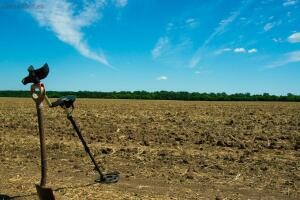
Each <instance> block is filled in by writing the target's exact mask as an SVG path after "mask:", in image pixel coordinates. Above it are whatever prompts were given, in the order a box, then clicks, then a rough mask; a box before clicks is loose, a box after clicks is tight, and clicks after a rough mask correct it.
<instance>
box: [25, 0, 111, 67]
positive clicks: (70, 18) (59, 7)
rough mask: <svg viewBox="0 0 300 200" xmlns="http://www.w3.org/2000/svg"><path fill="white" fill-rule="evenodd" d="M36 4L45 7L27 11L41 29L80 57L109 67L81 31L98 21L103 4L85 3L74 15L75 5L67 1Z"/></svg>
mask: <svg viewBox="0 0 300 200" xmlns="http://www.w3.org/2000/svg"><path fill="white" fill-rule="evenodd" d="M35 3H36V4H44V5H47V6H45V7H44V9H35V10H29V12H30V13H31V15H32V16H33V17H34V18H35V19H36V20H37V21H38V23H39V25H40V26H42V27H47V28H49V29H50V30H51V31H53V32H54V33H55V35H56V37H57V38H58V39H60V40H61V41H63V42H65V43H67V44H69V45H71V46H72V47H74V48H75V49H76V50H77V51H78V52H79V53H80V54H81V55H83V56H85V57H87V58H90V59H93V60H95V61H98V62H100V63H102V64H104V65H107V66H108V65H109V63H108V61H107V59H106V57H105V55H104V54H102V53H96V52H94V51H93V50H91V48H90V47H89V46H88V44H87V42H86V40H85V36H84V33H83V31H82V29H83V28H84V27H87V26H89V25H91V24H92V23H94V22H95V21H97V20H99V18H100V17H101V15H100V14H99V12H98V10H99V9H100V8H102V7H103V6H104V5H105V2H104V1H102V0H98V1H95V2H86V3H85V5H84V6H83V8H82V10H80V11H79V12H77V13H78V14H76V15H75V5H74V4H72V3H70V2H68V1H67V0H46V1H42V0H35Z"/></svg>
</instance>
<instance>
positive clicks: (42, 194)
mask: <svg viewBox="0 0 300 200" xmlns="http://www.w3.org/2000/svg"><path fill="white" fill-rule="evenodd" d="M28 72H29V75H28V76H27V77H25V78H24V79H23V80H22V83H23V84H24V85H26V84H28V83H32V85H31V90H30V91H31V96H32V99H33V100H34V102H35V104H36V110H37V117H38V124H39V137H40V151H41V181H40V184H39V185H38V184H36V190H37V193H38V196H39V199H40V200H55V197H54V194H53V190H52V189H51V188H47V187H46V179H47V157H46V145H45V132H44V113H43V101H44V99H45V97H46V90H45V86H44V84H43V83H41V82H40V81H41V80H42V79H44V78H46V77H47V75H48V73H49V67H48V65H47V63H46V64H44V65H43V66H42V67H41V68H40V69H37V70H34V68H33V66H30V67H29V68H28Z"/></svg>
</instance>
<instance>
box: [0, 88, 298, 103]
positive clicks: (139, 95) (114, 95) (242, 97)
mask: <svg viewBox="0 0 300 200" xmlns="http://www.w3.org/2000/svg"><path fill="white" fill-rule="evenodd" d="M66 95H75V96H77V97H78V98H99V99H149V100H150V99H152V100H185V101H292V102H300V95H295V94H291V93H288V94H287V95H280V96H278V95H271V94H269V93H263V94H250V93H236V94H226V93H225V92H222V93H199V92H173V91H156V92H147V91H133V92H131V91H120V92H92V91H78V92H73V91H47V96H48V97H49V98H59V97H61V96H66ZM0 97H31V94H30V92H29V91H15V90H6V91H0Z"/></svg>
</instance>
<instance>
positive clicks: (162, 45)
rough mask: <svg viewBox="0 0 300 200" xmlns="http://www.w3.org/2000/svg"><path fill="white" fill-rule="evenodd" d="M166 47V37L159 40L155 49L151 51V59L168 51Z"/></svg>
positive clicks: (167, 44)
mask: <svg viewBox="0 0 300 200" xmlns="http://www.w3.org/2000/svg"><path fill="white" fill-rule="evenodd" d="M168 46H169V38H168V37H161V38H159V40H158V41H157V43H156V45H155V47H154V48H153V49H152V51H151V54H152V57H153V58H158V57H160V56H161V54H162V53H163V52H165V51H166V50H167V49H168Z"/></svg>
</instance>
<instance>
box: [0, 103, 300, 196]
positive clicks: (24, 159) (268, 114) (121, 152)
mask: <svg viewBox="0 0 300 200" xmlns="http://www.w3.org/2000/svg"><path fill="white" fill-rule="evenodd" d="M44 111H45V112H44V115H45V132H46V142H47V151H48V152H47V153H48V186H51V187H52V188H53V189H54V190H55V195H56V197H57V199H227V200H228V199H300V189H299V188H300V103H262V102H254V103H253V102H245V103H241V102H184V101H142V100H141V101H140V100H83V99H79V100H77V102H76V109H75V111H74V114H73V116H74V118H75V119H76V121H77V123H78V124H79V126H80V127H81V129H82V131H83V135H84V137H85V138H86V141H87V143H88V144H89V146H90V148H91V150H92V151H93V153H94V154H95V157H96V160H97V161H98V162H101V163H102V164H103V165H104V166H105V167H106V168H105V169H106V170H107V171H110V170H117V171H119V172H120V174H121V179H120V181H119V182H118V183H116V184H112V185H101V184H97V183H94V179H95V178H97V174H96V172H95V171H94V170H93V165H92V164H91V162H90V160H89V158H88V157H87V155H86V154H85V152H84V149H83V148H82V145H81V143H80V141H79V139H78V138H77V136H76V133H75V132H74V130H73V129H72V126H71V125H70V124H69V121H68V120H67V119H66V115H65V113H64V111H63V110H62V109H61V108H53V109H50V108H48V107H45V109H44ZM39 159H40V158H39V138H38V133H37V119H36V111H35V106H34V103H33V101H32V100H31V99H18V98H0V178H1V179H0V199H1V200H2V199H3V198H4V197H5V196H9V197H11V198H14V199H37V196H36V191H35V186H34V184H36V183H38V182H39V178H40V169H39V166H40V160H39Z"/></svg>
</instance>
